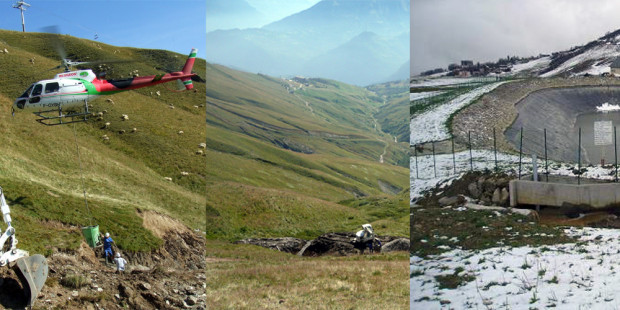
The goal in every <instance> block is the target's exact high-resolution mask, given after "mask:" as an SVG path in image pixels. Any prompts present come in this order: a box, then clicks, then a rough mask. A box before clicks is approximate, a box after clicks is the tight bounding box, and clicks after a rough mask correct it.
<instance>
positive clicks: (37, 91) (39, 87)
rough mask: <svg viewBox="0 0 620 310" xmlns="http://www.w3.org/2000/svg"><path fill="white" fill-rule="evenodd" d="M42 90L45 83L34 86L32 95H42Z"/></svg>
mask: <svg viewBox="0 0 620 310" xmlns="http://www.w3.org/2000/svg"><path fill="white" fill-rule="evenodd" d="M42 91H43V85H41V84H37V85H35V86H34V89H33V90H32V96H39V95H41V92H42Z"/></svg>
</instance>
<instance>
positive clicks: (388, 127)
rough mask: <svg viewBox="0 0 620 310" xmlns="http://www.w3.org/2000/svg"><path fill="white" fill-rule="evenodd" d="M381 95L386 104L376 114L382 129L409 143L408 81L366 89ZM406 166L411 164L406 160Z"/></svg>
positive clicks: (398, 139) (372, 86)
mask: <svg viewBox="0 0 620 310" xmlns="http://www.w3.org/2000/svg"><path fill="white" fill-rule="evenodd" d="M366 88H367V89H368V90H370V91H373V92H375V93H376V94H378V95H380V96H381V97H382V98H383V100H384V102H385V104H384V105H383V106H381V108H379V109H378V110H377V112H376V113H375V117H376V118H377V122H378V123H379V125H380V126H381V129H382V130H383V131H385V132H387V133H389V134H391V135H392V136H394V137H396V139H397V141H406V142H408V141H409V93H408V91H407V89H408V86H407V81H406V80H404V81H400V82H387V83H382V84H376V85H371V86H368V87H366ZM406 164H407V165H408V164H409V161H408V159H406Z"/></svg>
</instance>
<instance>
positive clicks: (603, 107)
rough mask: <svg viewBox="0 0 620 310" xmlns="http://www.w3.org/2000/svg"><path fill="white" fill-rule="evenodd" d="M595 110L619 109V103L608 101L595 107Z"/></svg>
mask: <svg viewBox="0 0 620 310" xmlns="http://www.w3.org/2000/svg"><path fill="white" fill-rule="evenodd" d="M596 110H597V111H599V112H609V111H620V105H617V104H609V103H608V102H605V103H603V104H602V105H600V106H598V107H596Z"/></svg>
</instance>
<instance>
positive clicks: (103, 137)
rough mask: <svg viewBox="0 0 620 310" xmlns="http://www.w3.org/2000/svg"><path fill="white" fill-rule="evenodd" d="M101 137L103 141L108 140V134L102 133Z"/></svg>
mask: <svg viewBox="0 0 620 310" xmlns="http://www.w3.org/2000/svg"><path fill="white" fill-rule="evenodd" d="M101 139H103V140H104V141H108V140H110V138H109V137H108V135H103V136H101Z"/></svg>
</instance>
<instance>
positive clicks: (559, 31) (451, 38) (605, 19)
mask: <svg viewBox="0 0 620 310" xmlns="http://www.w3.org/2000/svg"><path fill="white" fill-rule="evenodd" d="M410 1H411V73H412V74H418V73H419V72H421V71H424V70H428V69H433V68H438V67H443V68H446V67H447V66H448V64H450V63H454V62H460V60H462V59H468V60H473V61H474V62H486V61H497V59H499V58H500V57H506V56H507V55H510V56H521V57H527V56H533V55H538V54H540V53H551V52H555V51H561V50H566V49H568V48H570V47H571V46H576V45H583V44H586V43H587V42H589V41H592V40H594V39H596V38H598V37H600V36H603V35H604V34H605V33H606V32H609V31H614V30H617V29H619V28H620V1H612V0H597V1H582V0H546V1H540V0H519V1H510V0H493V1H490V0H410Z"/></svg>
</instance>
